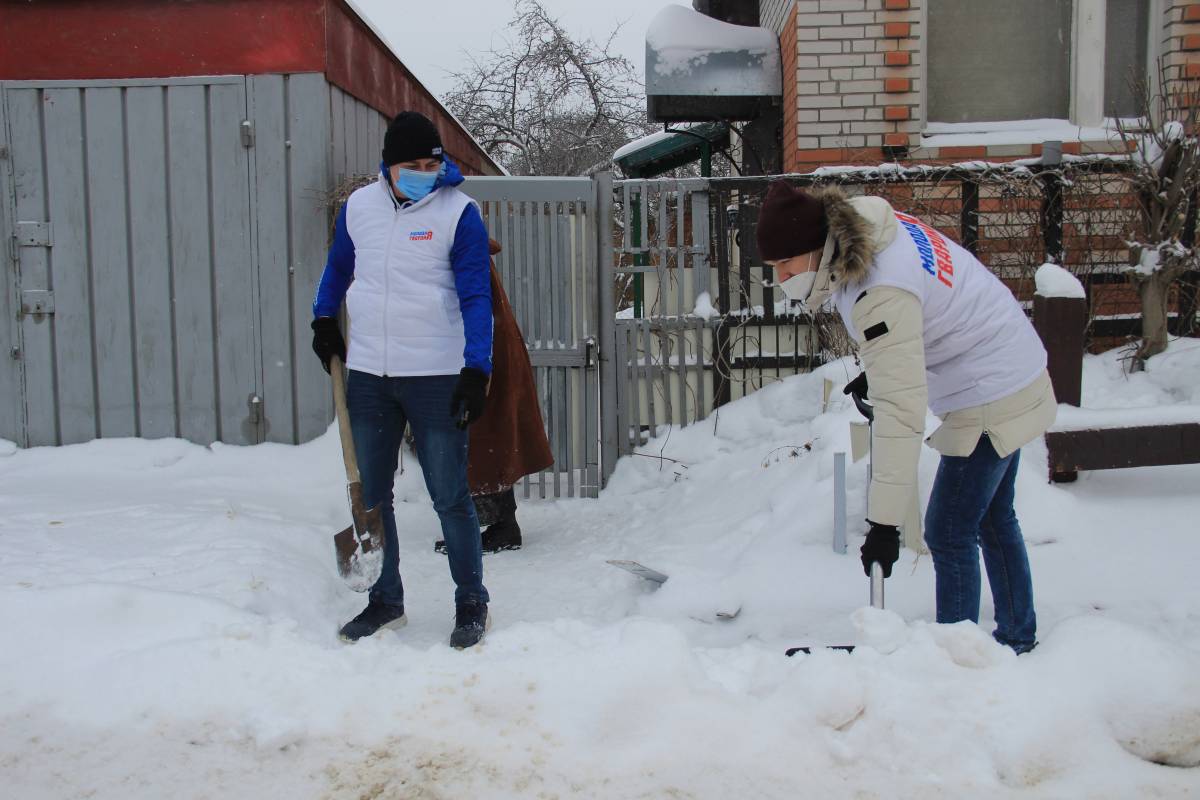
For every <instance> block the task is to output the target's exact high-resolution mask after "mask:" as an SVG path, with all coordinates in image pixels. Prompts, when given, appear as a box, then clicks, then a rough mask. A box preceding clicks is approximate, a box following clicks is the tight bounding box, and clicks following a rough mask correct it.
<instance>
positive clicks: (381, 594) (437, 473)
mask: <svg viewBox="0 0 1200 800" xmlns="http://www.w3.org/2000/svg"><path fill="white" fill-rule="evenodd" d="M457 381H458V376H457V375H423V376H416V377H403V378H388V377H379V376H377V375H371V374H370V373H367V372H359V371H357V370H351V371H350V377H349V378H347V380H346V404H347V406H348V408H349V411H350V429H351V431H352V433H353V435H354V450H355V453H356V455H357V456H358V471H359V473H360V475H361V476H362V486H363V502H365V503H366V504H367V507H368V508H374V507H375V506H376V505H378V504H380V503H382V504H383V530H384V533H385V534H386V536H387V539H386V541H385V543H384V548H383V571H382V572H381V573H380V575H379V580H377V581H376V582H375V585H374V586H372V587H371V601H372V602H380V603H388V604H390V605H403V604H404V584H403V582H402V581H401V580H400V545H399V542H398V541H397V538H396V513H395V509H394V508H393V505H392V503H393V498H392V484H393V482H394V481H395V478H396V465H397V461H398V459H399V455H400V445H401V443H402V441H403V437H404V427H405V424H407V425H409V426H411V427H412V432H413V438H414V439H415V441H416V447H417V460H418V461H420V462H421V472H422V473H424V476H425V487H426V488H427V489H428V490H429V496H430V498H431V499H432V500H433V507H434V510H436V511H437V514H438V518H439V519H440V520H441V523H442V538H443V539H445V540H446V552H447V555H448V556H449V560H450V576H451V577H452V578H453V579H454V585H455V590H454V602H455V603H486V602H487V601H488V593H487V589H485V588H484V586H483V551H482V550H481V548H480V539H479V521H478V520H477V519H476V517H475V504H474V503H472V502H471V494H470V491H469V490H468V488H467V432H466V431H465V430H463V431H460V430H459V429H458V428H456V427H455V425H454V419H453V418H452V417H451V416H450V395H451V394H452V393H453V392H454V385H455V383H456V382H457Z"/></svg>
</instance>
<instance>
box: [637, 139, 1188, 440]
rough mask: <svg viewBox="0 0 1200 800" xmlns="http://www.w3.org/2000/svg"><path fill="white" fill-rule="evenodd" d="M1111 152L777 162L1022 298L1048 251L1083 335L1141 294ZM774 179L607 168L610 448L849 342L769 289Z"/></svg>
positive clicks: (1123, 192) (1115, 333) (1123, 193)
mask: <svg viewBox="0 0 1200 800" xmlns="http://www.w3.org/2000/svg"><path fill="white" fill-rule="evenodd" d="M1125 171H1126V167H1125V165H1124V164H1123V163H1122V162H1120V161H1117V160H1107V159H1094V160H1088V159H1083V160H1077V161H1076V160H1072V161H1069V162H1066V163H1062V164H1054V165H1045V164H979V165H966V166H947V167H930V166H916V167H907V168H903V167H899V166H889V167H864V168H840V169H831V170H821V171H818V172H816V173H813V174H809V175H789V176H782V177H783V179H785V180H788V181H789V182H791V183H793V184H794V185H797V186H808V187H813V186H824V185H838V186H840V187H841V188H842V189H843V190H844V191H846V193H847V194H850V195H859V194H877V195H881V196H884V197H886V198H887V199H888V200H889V201H890V202H891V203H892V205H893V206H895V207H896V208H897V209H898V210H902V211H905V212H908V213H912V214H914V215H916V216H918V217H921V218H922V219H924V220H926V221H927V222H929V223H930V224H931V225H933V226H934V227H936V228H938V229H939V230H940V231H941V232H942V233H944V234H946V235H947V236H950V237H951V238H953V239H954V240H956V241H958V242H960V243H961V244H962V245H963V246H964V247H965V248H966V249H967V250H969V251H970V252H972V253H974V254H976V255H977V256H978V257H979V258H980V260H981V261H982V262H983V263H984V264H985V265H987V266H988V267H989V268H990V269H992V270H993V272H994V273H995V274H997V276H998V277H1000V278H1001V279H1002V280H1004V281H1005V283H1006V284H1007V285H1008V286H1009V287H1010V288H1011V289H1012V291H1013V292H1014V294H1015V295H1016V296H1017V298H1018V299H1019V300H1021V301H1025V302H1028V301H1031V300H1032V295H1033V288H1034V286H1033V275H1034V273H1035V271H1036V269H1037V267H1038V266H1040V265H1041V264H1042V263H1044V262H1045V261H1048V260H1052V261H1055V262H1057V263H1060V264H1063V265H1064V266H1065V267H1066V268H1067V269H1069V270H1070V271H1072V272H1073V273H1075V274H1076V276H1077V277H1079V278H1080V279H1081V281H1082V282H1083V284H1084V287H1085V289H1086V291H1087V293H1088V298H1089V308H1090V310H1091V314H1090V321H1089V336H1090V337H1091V340H1092V341H1093V342H1094V343H1095V344H1097V345H1098V346H1111V345H1113V344H1116V343H1119V342H1121V341H1123V340H1124V339H1125V338H1128V337H1132V336H1136V335H1137V333H1138V332H1139V330H1140V329H1139V326H1140V306H1139V304H1138V299H1137V295H1136V293H1135V292H1134V291H1133V289H1132V287H1131V286H1130V284H1129V281H1128V278H1127V276H1126V275H1125V274H1124V272H1125V269H1126V265H1127V264H1128V250H1127V246H1126V244H1125V239H1126V237H1127V236H1128V234H1129V232H1130V231H1131V230H1133V229H1134V227H1135V224H1136V217H1137V213H1138V209H1137V205H1136V200H1135V198H1134V197H1133V195H1132V194H1131V193H1130V191H1129V187H1128V184H1127V183H1126V181H1125V180H1124V178H1123V175H1124V173H1125ZM776 179H778V177H777V176H776V177H753V178H714V179H708V180H705V179H687V180H677V179H658V180H629V181H618V182H617V183H616V185H615V187H614V192H613V205H614V208H615V210H616V214H617V222H616V231H615V232H614V251H615V254H614V261H615V268H614V273H615V287H614V294H615V295H616V297H617V298H618V305H619V308H620V310H619V311H618V312H617V319H616V322H615V327H614V332H613V338H614V340H615V341H614V344H613V348H614V350H615V354H614V355H615V361H616V364H617V370H618V372H619V375H618V377H617V408H618V410H617V419H616V420H615V422H614V424H615V426H616V429H617V430H618V432H619V435H620V452H621V453H629V452H633V451H634V448H636V447H637V446H639V445H640V444H643V443H644V442H645V441H646V439H647V438H648V437H649V436H651V435H653V434H654V433H655V432H657V431H659V430H660V428H661V426H663V425H667V424H673V425H687V424H691V423H694V422H695V421H697V420H699V419H701V418H703V417H704V416H705V415H706V414H708V413H710V412H711V411H712V410H713V409H714V408H716V407H718V406H720V405H722V404H724V403H727V402H729V401H730V400H733V399H736V398H738V397H740V396H743V395H745V394H748V393H750V392H753V391H755V390H756V389H758V388H761V387H762V386H763V385H765V384H767V383H770V382H772V381H774V380H778V379H780V378H784V377H787V376H789V375H794V374H797V373H800V372H806V371H808V370H811V369H813V368H814V367H815V366H818V365H820V364H821V363H824V362H825V361H826V360H827V359H829V358H833V357H839V356H842V355H845V354H847V353H848V352H850V342H849V340H848V338H847V336H846V333H845V330H844V329H843V328H842V326H841V324H840V321H839V320H838V319H837V318H836V316H835V315H832V314H829V313H824V312H822V313H818V314H816V315H809V314H806V313H801V312H798V311H797V310H796V308H795V307H794V304H791V303H789V302H787V301H786V300H776V295H775V292H774V289H773V288H771V285H770V281H771V277H772V276H771V270H770V268H769V267H767V266H766V265H764V264H763V263H762V261H761V259H760V258H759V257H758V254H757V252H756V245H755V226H756V222H757V217H758V209H759V207H760V206H761V202H762V199H763V197H764V196H765V194H766V189H767V186H768V184H769V183H770V181H772V180H776ZM1196 278H1197V275H1196V274H1195V273H1192V274H1190V275H1189V276H1188V277H1187V279H1186V280H1185V281H1184V282H1183V284H1182V286H1181V288H1180V290H1179V292H1178V296H1177V297H1176V300H1175V305H1174V308H1173V311H1172V317H1171V319H1172V323H1171V327H1172V332H1173V333H1176V334H1180V335H1183V334H1188V333H1191V332H1192V331H1194V330H1195V325H1196V320H1197V308H1196V296H1197V293H1196Z"/></svg>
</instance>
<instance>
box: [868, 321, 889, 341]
mask: <svg viewBox="0 0 1200 800" xmlns="http://www.w3.org/2000/svg"><path fill="white" fill-rule="evenodd" d="M887 332H888V326H887V323H886V322H877V323H875V324H874V325H872V326H871V327H869V328H867V329H866V330H865V331H863V337H864V338H865V339H866V340H867V341H868V342H870V341H873V340H875V339H878V338H879V337H880V336H883V335H884V334H886V333H887Z"/></svg>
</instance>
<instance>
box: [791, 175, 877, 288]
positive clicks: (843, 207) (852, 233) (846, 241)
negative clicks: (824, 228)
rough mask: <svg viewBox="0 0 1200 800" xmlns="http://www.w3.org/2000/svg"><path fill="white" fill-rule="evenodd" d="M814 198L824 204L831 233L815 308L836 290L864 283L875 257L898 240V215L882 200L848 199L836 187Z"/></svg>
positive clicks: (827, 238) (815, 284)
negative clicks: (893, 241) (848, 285)
mask: <svg viewBox="0 0 1200 800" xmlns="http://www.w3.org/2000/svg"><path fill="white" fill-rule="evenodd" d="M813 195H814V196H815V197H817V198H819V199H820V200H821V202H822V203H824V205H825V218H826V220H827V222H828V223H829V234H828V236H827V237H826V239H825V249H824V250H823V251H822V253H821V266H820V268H819V269H818V270H817V278H816V281H815V282H814V284H813V290H812V294H810V295H809V300H808V306H809V307H810V308H816V307H817V306H819V305H821V304H822V303H824V302H825V301H826V300H828V299H829V296H830V295H831V294H832V293H833V291H834V289H836V288H837V287H838V286H841V285H845V284H850V285H853V284H856V283H861V282H862V281H863V279H864V278H866V277H867V272H868V271H869V270H870V269H871V265H872V264H873V263H874V261H875V255H876V254H877V253H879V252H880V251H882V250H883V249H884V248H886V247H887V246H888V245H890V244H891V243H892V240H893V239H895V238H896V214H895V211H894V210H893V209H892V206H891V204H889V203H888V201H886V200H884V199H883V198H882V197H853V198H851V197H846V194H845V192H843V191H842V190H841V189H839V188H837V187H835V186H829V187H826V188H824V189H820V190H818V191H816V192H814V193H813Z"/></svg>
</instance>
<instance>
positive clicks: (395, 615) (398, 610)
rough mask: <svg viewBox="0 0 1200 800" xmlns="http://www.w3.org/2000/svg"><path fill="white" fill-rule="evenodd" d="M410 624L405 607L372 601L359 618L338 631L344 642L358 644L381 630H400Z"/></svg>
mask: <svg viewBox="0 0 1200 800" xmlns="http://www.w3.org/2000/svg"><path fill="white" fill-rule="evenodd" d="M407 624H408V617H406V616H405V615H404V606H393V605H388V604H387V603H376V602H375V601H374V600H371V601H369V602H368V603H367V607H366V608H364V609H363V610H362V611H361V612H359V614H358V616H357V617H355V618H354V619H352V620H350V621H349V622H347V623H346V624H345V625H343V626H342V629H341V630H340V631H338V638H339V639H341V640H342V641H343V642H357V641H358V640H359V639H361V638H363V637H364V636H373V635H374V634H376V633H378V632H379V631H381V630H398V629H399V628H403V627H404V626H405V625H407Z"/></svg>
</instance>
